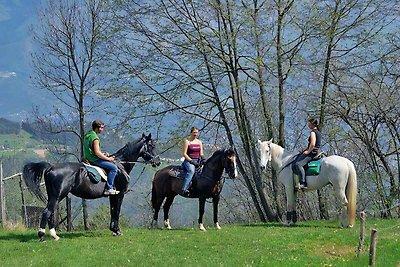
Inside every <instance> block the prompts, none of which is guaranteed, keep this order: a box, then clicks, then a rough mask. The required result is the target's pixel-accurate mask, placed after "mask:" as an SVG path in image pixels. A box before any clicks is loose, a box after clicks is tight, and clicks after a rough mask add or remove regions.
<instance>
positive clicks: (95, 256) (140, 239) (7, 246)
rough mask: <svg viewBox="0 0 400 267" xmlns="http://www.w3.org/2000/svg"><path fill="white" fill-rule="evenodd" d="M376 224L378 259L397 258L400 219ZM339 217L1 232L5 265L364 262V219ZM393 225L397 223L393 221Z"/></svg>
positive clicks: (395, 261)
mask: <svg viewBox="0 0 400 267" xmlns="http://www.w3.org/2000/svg"><path fill="white" fill-rule="evenodd" d="M367 223H368V225H367V229H371V228H377V229H378V243H377V263H376V266H398V265H399V264H400V246H399V241H400V231H399V230H400V221H399V220H398V219H397V220H369V221H368V222H367ZM336 225H337V222H325V221H320V222H317V221H315V222H300V223H299V225H298V226H297V227H291V228H287V227H283V226H281V225H280V224H276V223H267V224H260V225H230V226H224V227H223V229H222V230H221V231H216V230H214V229H209V231H208V232H206V233H203V232H200V231H198V230H197V229H190V228H182V229H176V230H171V231H167V230H158V229H157V230H148V229H144V228H130V229H124V236H121V237H111V235H110V232H109V231H107V230H102V231H93V232H90V231H89V232H73V233H60V236H61V238H62V239H61V240H60V241H58V242H55V241H53V240H49V241H48V242H45V243H40V242H38V241H37V237H36V232H34V231H27V232H18V231H17V232H16V231H5V232H4V231H3V232H0V240H1V242H0V251H1V253H0V266H28V265H29V266H111V265H114V266H367V265H368V246H369V240H370V238H369V231H368V235H367V237H366V242H365V247H364V251H363V253H362V256H361V257H360V258H357V256H356V249H357V246H358V236H359V225H356V227H355V228H353V229H338V228H337V227H336ZM393 226H394V227H393Z"/></svg>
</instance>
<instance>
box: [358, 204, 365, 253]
mask: <svg viewBox="0 0 400 267" xmlns="http://www.w3.org/2000/svg"><path fill="white" fill-rule="evenodd" d="M364 232H365V212H364V211H362V212H360V240H359V241H358V249H357V257H360V254H361V251H362V248H363V245H364V236H365V234H364Z"/></svg>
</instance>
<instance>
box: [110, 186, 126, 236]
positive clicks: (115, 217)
mask: <svg viewBox="0 0 400 267" xmlns="http://www.w3.org/2000/svg"><path fill="white" fill-rule="evenodd" d="M124 196H125V195H124V194H123V193H120V194H118V195H111V196H110V214H111V222H110V230H111V232H112V235H113V236H119V235H122V233H121V231H120V229H119V225H118V222H119V213H120V211H121V204H122V200H123V199H124Z"/></svg>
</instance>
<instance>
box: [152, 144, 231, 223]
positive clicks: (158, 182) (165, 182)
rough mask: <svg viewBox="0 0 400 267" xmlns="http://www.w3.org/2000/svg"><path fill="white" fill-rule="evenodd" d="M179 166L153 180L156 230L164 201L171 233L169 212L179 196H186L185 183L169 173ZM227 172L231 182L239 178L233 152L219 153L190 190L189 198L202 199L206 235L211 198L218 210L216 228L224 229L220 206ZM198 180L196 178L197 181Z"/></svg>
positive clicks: (206, 163)
mask: <svg viewBox="0 0 400 267" xmlns="http://www.w3.org/2000/svg"><path fill="white" fill-rule="evenodd" d="M174 167H176V166H167V167H165V168H163V169H161V170H159V171H158V172H157V173H156V174H155V175H154V179H153V188H152V198H151V203H152V206H153V208H154V217H153V222H152V226H155V225H157V221H158V212H159V211H160V208H161V205H162V203H163V202H164V199H165V198H167V200H166V201H165V203H164V206H163V209H164V226H165V227H166V228H167V229H171V225H170V222H169V217H168V213H169V209H170V207H171V205H172V202H173V201H174V198H175V196H176V195H178V194H180V195H182V183H183V180H182V179H177V178H176V177H171V176H170V174H169V171H170V170H171V169H172V168H174ZM224 170H225V171H226V172H227V173H228V175H229V177H230V178H232V179H233V178H235V177H236V176H237V170H236V156H235V151H234V150H233V149H232V148H229V149H221V150H218V151H216V152H215V153H214V154H213V155H212V156H211V157H210V158H209V159H208V160H207V161H206V162H205V164H204V167H203V170H202V172H201V174H199V175H198V176H197V178H196V182H193V183H192V185H191V188H190V195H189V196H188V197H189V198H198V199H199V228H200V230H202V231H206V229H205V228H204V225H203V214H204V205H205V202H206V199H207V198H212V200H213V206H214V224H215V227H216V228H217V229H221V227H220V226H219V223H218V202H219V198H220V193H221V191H222V186H223V184H224V183H223V178H222V174H223V172H224ZM194 178H195V177H194Z"/></svg>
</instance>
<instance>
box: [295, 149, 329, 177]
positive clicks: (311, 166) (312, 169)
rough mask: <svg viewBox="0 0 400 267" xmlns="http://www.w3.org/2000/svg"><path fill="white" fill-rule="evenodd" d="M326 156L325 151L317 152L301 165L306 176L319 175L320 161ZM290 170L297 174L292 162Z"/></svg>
mask: <svg viewBox="0 0 400 267" xmlns="http://www.w3.org/2000/svg"><path fill="white" fill-rule="evenodd" d="M324 157H326V154H325V152H320V153H318V154H317V155H316V156H315V157H314V158H313V159H312V160H311V161H310V162H309V163H307V164H306V165H304V166H303V168H304V171H305V173H306V176H316V175H319V173H320V170H321V161H322V159H323V158H324ZM292 171H293V173H294V174H296V175H299V174H298V173H297V171H296V169H295V168H294V164H292Z"/></svg>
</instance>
